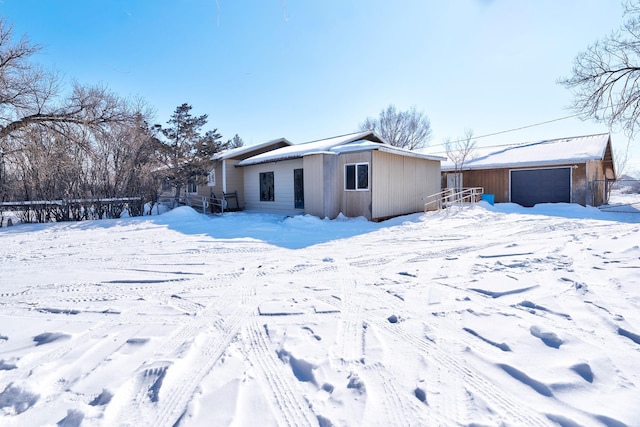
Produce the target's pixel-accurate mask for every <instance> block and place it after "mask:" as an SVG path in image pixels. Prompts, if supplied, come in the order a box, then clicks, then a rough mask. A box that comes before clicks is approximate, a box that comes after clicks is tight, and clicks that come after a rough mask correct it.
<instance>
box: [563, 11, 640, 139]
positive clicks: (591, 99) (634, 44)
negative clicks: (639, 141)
mask: <svg viewBox="0 0 640 427" xmlns="http://www.w3.org/2000/svg"><path fill="white" fill-rule="evenodd" d="M624 17H625V18H626V21H625V22H624V24H623V25H622V26H621V27H620V28H619V29H618V30H616V31H613V32H612V33H611V34H610V35H609V36H607V37H605V38H603V39H602V40H600V41H597V42H596V43H594V44H593V45H591V46H589V47H588V48H587V50H586V51H584V52H581V53H579V54H578V56H577V57H576V58H575V60H574V64H573V70H572V75H571V76H570V77H567V78H562V79H560V80H559V83H560V84H562V85H564V86H565V87H567V88H569V89H571V90H572V91H573V93H574V101H573V105H572V107H573V108H574V110H575V111H577V112H578V113H580V114H581V115H582V117H583V118H593V119H595V120H597V121H599V122H602V123H605V124H607V125H608V126H609V127H610V128H613V127H614V125H620V126H622V128H623V129H624V131H625V132H626V133H627V134H628V135H630V136H633V135H635V134H636V133H637V131H638V130H639V128H638V125H639V124H640V0H631V1H629V2H626V3H625V12H624Z"/></svg>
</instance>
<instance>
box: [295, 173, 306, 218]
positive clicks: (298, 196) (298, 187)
mask: <svg viewBox="0 0 640 427" xmlns="http://www.w3.org/2000/svg"><path fill="white" fill-rule="evenodd" d="M293 204H294V207H295V208H296V209H304V171H303V170H302V169H294V170H293Z"/></svg>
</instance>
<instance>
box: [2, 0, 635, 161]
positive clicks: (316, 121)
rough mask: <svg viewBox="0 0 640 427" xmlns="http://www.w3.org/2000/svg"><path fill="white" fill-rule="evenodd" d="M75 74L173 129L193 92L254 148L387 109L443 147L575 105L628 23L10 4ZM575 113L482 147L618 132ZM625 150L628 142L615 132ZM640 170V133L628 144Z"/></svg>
mask: <svg viewBox="0 0 640 427" xmlns="http://www.w3.org/2000/svg"><path fill="white" fill-rule="evenodd" d="M0 15H1V16H3V17H4V18H6V19H8V20H9V21H10V22H12V23H13V24H14V31H15V33H16V34H18V35H20V34H25V33H26V34H27V35H28V36H29V38H30V39H31V40H32V41H33V42H35V43H39V44H41V45H43V48H44V49H43V51H42V53H41V54H39V55H38V57H37V60H38V61H39V62H41V63H42V64H43V65H45V66H47V67H51V68H55V69H56V70H58V71H59V72H60V73H62V74H63V75H64V76H65V78H66V80H67V81H68V82H70V81H72V80H77V81H79V82H81V83H100V84H104V85H106V86H108V87H109V88H110V89H112V90H113V91H114V92H117V93H119V94H121V95H123V96H129V95H131V96H140V97H142V98H144V99H145V100H146V101H147V102H148V103H149V104H150V105H151V106H152V107H153V108H154V109H155V111H156V122H157V123H161V124H165V123H166V121H167V120H168V118H169V116H170V114H171V113H172V112H173V111H174V110H175V108H176V107H177V106H178V105H180V104H182V103H183V102H187V103H189V104H191V105H192V106H193V113H194V114H208V115H209V124H208V125H209V126H208V127H209V128H211V129H213V128H217V129H218V130H219V132H221V133H222V134H223V136H224V137H225V138H231V137H232V136H233V135H234V134H236V133H237V134H239V135H240V136H241V137H242V138H243V139H244V140H245V142H246V143H247V144H254V143H259V142H263V141H266V140H270V139H274V138H278V137H286V138H287V139H289V140H291V141H293V142H306V141H310V140H315V139H320V138H325V137H330V136H335V135H340V134H344V133H349V132H352V131H355V130H356V129H357V127H358V124H359V123H360V122H362V121H363V120H364V119H365V118H366V117H367V116H377V115H378V113H379V112H380V110H381V109H382V108H384V107H386V106H388V105H389V104H395V105H396V106H397V107H398V108H399V109H408V108H410V107H411V106H415V107H416V108H417V109H418V110H420V111H423V112H424V113H425V114H426V115H427V116H428V117H429V119H430V120H431V125H432V127H433V132H434V138H433V140H432V142H431V145H432V146H434V149H436V148H437V146H438V145H439V144H442V141H443V140H444V139H445V138H448V137H449V138H456V137H458V136H461V135H463V134H464V131H465V129H466V128H470V129H473V131H474V133H475V135H477V136H480V135H486V134H491V133H495V132H500V131H504V130H508V129H512V128H519V127H523V126H527V125H531V124H535V123H540V122H545V121H549V120H554V119H557V118H560V117H565V116H568V115H571V114H572V112H571V111H569V110H567V108H566V107H567V106H568V105H569V104H570V102H571V93H570V92H569V91H568V90H567V89H565V88H564V87H562V86H560V85H558V84H557V83H556V81H557V79H558V78H561V77H563V76H567V75H569V73H570V71H571V65H572V62H573V59H574V57H575V56H576V54H577V53H578V52H580V51H581V50H584V49H585V48H586V47H587V46H588V45H589V44H591V43H592V42H594V41H596V40H598V39H600V38H602V37H603V36H605V35H607V34H608V33H610V32H611V30H613V29H616V28H618V27H619V25H620V24H621V23H622V6H621V4H620V3H619V2H618V1H616V0H562V1H557V0H536V1H531V0H450V1H435V0H398V1H394V2H392V1H388V0H386V1H382V0H366V1H365V0H359V1H356V0H353V1H345V0H323V1H319V0H315V1H312V0H217V1H216V0H171V1H169V0H137V1H134V0H108V1H107V0H91V1H86V0H65V1H60V0H55V1H54V0H0ZM607 131H609V129H607V128H606V127H605V126H603V125H600V124H596V123H593V122H591V121H586V122H583V121H580V120H579V119H567V120H561V121H557V122H553V123H550V124H547V125H543V126H536V127H531V128H528V129H524V130H520V131H517V132H510V133H506V134H502V135H497V136H494V137H490V138H482V139H479V140H478V143H479V144H480V145H493V144H502V143H508V142H524V141H532V140H540V139H548V138H556V137H565V136H574V135H585V134H592V133H601V132H607ZM613 143H614V149H615V150H620V149H623V148H624V146H625V145H626V143H627V139H626V138H625V137H624V136H623V135H622V134H621V133H619V132H615V130H614V134H613ZM632 146H633V149H634V151H633V152H632V155H633V160H632V164H631V168H632V169H637V170H640V143H635V142H632Z"/></svg>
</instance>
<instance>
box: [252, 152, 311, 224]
mask: <svg viewBox="0 0 640 427" xmlns="http://www.w3.org/2000/svg"><path fill="white" fill-rule="evenodd" d="M302 163H303V162H302V159H293V160H284V161H281V162H275V163H262V164H259V165H250V166H244V167H243V168H242V169H244V199H245V209H246V210H256V211H261V212H276V213H286V214H294V213H302V212H304V209H295V208H294V198H293V170H294V169H302ZM262 172H273V180H274V200H273V201H272V202H262V201H260V173H262ZM306 178H307V177H306V176H305V180H306Z"/></svg>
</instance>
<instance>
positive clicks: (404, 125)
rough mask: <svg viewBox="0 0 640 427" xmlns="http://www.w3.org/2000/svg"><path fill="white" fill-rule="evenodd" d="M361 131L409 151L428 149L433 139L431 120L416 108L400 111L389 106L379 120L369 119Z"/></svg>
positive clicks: (382, 112)
mask: <svg viewBox="0 0 640 427" xmlns="http://www.w3.org/2000/svg"><path fill="white" fill-rule="evenodd" d="M359 129H360V130H362V131H365V130H370V131H374V132H376V133H377V134H378V135H379V136H380V137H381V138H382V139H383V140H385V141H386V142H388V143H389V144H391V145H393V146H396V147H400V148H405V149H408V150H416V149H420V148H424V147H426V146H427V145H428V143H429V141H430V140H431V137H432V130H431V122H430V121H429V118H428V117H427V116H426V115H424V114H423V113H422V112H421V111H418V110H416V108H415V107H411V108H410V109H409V110H407V111H398V110H397V109H396V107H395V105H389V106H388V107H387V108H386V109H383V110H382V111H380V116H379V117H378V118H377V119H375V118H371V117H367V118H366V119H365V121H364V122H362V123H360V126H359Z"/></svg>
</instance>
